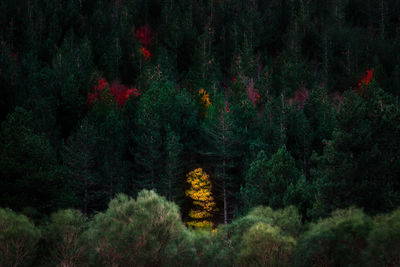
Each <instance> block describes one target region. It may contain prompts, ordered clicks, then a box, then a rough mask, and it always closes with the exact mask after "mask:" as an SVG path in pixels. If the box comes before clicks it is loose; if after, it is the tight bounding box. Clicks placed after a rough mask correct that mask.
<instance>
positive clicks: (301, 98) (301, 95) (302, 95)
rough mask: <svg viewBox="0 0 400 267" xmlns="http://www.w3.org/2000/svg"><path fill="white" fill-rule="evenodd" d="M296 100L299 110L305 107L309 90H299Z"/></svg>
mask: <svg viewBox="0 0 400 267" xmlns="http://www.w3.org/2000/svg"><path fill="white" fill-rule="evenodd" d="M294 98H295V99H296V101H297V103H299V106H298V109H299V110H300V109H302V108H303V106H304V102H306V100H307V98H308V90H307V89H305V88H302V89H300V90H297V91H296V93H295V97H294Z"/></svg>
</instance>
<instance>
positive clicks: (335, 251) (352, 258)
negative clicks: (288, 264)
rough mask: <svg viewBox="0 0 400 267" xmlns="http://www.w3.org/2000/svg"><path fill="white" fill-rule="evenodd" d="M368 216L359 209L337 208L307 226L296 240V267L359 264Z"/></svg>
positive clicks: (369, 224) (365, 240)
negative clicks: (305, 230)
mask: <svg viewBox="0 0 400 267" xmlns="http://www.w3.org/2000/svg"><path fill="white" fill-rule="evenodd" d="M371 224H372V222H371V219H370V218H369V217H368V216H367V215H365V214H364V213H363V212H362V211H361V210H359V209H354V208H349V209H345V210H337V211H335V212H334V213H332V216H331V217H329V218H327V219H323V220H321V221H319V222H318V223H314V224H311V225H310V228H309V230H308V231H307V232H305V233H304V234H303V235H302V236H301V237H300V239H299V240H298V243H297V247H296V251H295V254H294V264H295V266H359V265H361V260H362V252H363V250H364V249H365V247H366V245H367V236H368V233H369V231H370V229H371Z"/></svg>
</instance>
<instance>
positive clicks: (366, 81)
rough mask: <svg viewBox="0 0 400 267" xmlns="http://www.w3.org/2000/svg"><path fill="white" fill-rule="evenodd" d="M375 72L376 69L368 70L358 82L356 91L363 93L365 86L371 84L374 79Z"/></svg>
mask: <svg viewBox="0 0 400 267" xmlns="http://www.w3.org/2000/svg"><path fill="white" fill-rule="evenodd" d="M373 74H374V69H373V68H372V69H370V70H367V71H366V73H365V75H364V76H363V77H362V78H361V80H360V81H359V82H358V83H357V88H356V92H357V93H358V94H361V93H363V92H364V91H365V87H366V86H368V85H369V83H370V82H371V80H372V77H373Z"/></svg>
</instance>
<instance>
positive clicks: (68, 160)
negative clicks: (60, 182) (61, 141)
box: [62, 119, 105, 213]
mask: <svg viewBox="0 0 400 267" xmlns="http://www.w3.org/2000/svg"><path fill="white" fill-rule="evenodd" d="M98 142H99V141H98V132H97V131H96V129H95V128H94V127H93V125H91V124H90V123H89V121H88V120H87V119H86V120H84V121H83V122H82V123H81V124H80V126H79V128H78V129H77V131H76V133H74V134H73V135H71V136H70V138H69V139H68V140H67V142H66V144H65V146H64V152H63V154H62V155H63V162H64V165H65V166H66V167H67V168H66V177H65V179H66V184H67V186H68V189H69V190H70V192H71V193H72V194H73V196H74V202H75V203H76V204H77V205H78V207H80V208H81V209H82V211H83V212H84V213H87V212H89V211H91V210H96V209H98V208H99V206H98V205H99V204H100V203H99V201H100V200H102V196H103V195H104V194H105V192H103V191H102V190H100V188H101V179H100V177H99V173H98V172H97V170H96V163H97V161H98V156H99V155H98V148H97V146H98ZM100 207H101V206H100Z"/></svg>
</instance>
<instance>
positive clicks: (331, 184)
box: [313, 85, 400, 217]
mask: <svg viewBox="0 0 400 267" xmlns="http://www.w3.org/2000/svg"><path fill="white" fill-rule="evenodd" d="M337 120H338V126H337V128H336V129H335V130H334V131H333V135H332V139H331V140H329V141H326V142H327V144H326V146H325V147H324V152H323V154H322V155H321V156H317V155H315V156H314V159H315V160H316V162H317V167H316V168H315V169H314V171H313V176H314V179H316V189H317V199H316V203H315V207H314V212H315V213H314V216H316V217H318V216H326V215H327V214H328V213H329V212H330V211H332V210H335V209H337V208H344V207H348V206H350V205H357V206H359V207H364V208H365V210H366V211H367V212H369V213H376V212H377V211H379V210H391V209H394V208H395V207H396V206H397V205H398V203H399V200H400V198H399V191H400V189H399V183H398V181H397V179H396V178H395V177H397V176H398V173H399V159H398V153H397V151H398V146H399V143H400V140H399V135H398V132H399V127H398V125H399V124H398V123H397V121H398V120H399V111H398V108H397V107H396V103H395V102H394V99H393V97H391V96H390V95H388V94H386V93H384V92H383V91H382V90H381V89H376V88H375V87H374V86H373V85H371V86H369V87H367V88H366V91H365V92H364V96H362V97H361V96H359V95H357V94H355V93H354V92H347V94H346V95H345V97H344V99H343V103H342V105H341V106H340V108H339V112H338V114H337Z"/></svg>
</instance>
